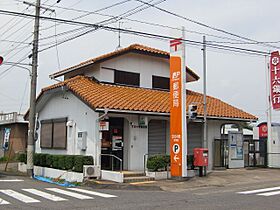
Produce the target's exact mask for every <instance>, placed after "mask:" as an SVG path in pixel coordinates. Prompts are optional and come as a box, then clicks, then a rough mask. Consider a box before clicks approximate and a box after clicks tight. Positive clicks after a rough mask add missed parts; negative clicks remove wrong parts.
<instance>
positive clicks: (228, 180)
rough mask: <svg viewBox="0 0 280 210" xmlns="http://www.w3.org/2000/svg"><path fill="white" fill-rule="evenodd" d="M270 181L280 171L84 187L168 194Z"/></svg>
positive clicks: (277, 178)
mask: <svg viewBox="0 0 280 210" xmlns="http://www.w3.org/2000/svg"><path fill="white" fill-rule="evenodd" d="M271 181H280V169H266V168H254V169H251V168H250V169H244V168H242V169H227V170H215V171H212V172H211V173H209V174H208V175H207V176H206V177H194V178H191V179H188V180H184V181H178V180H160V181H151V182H144V183H141V182H139V183H122V184H120V183H114V182H109V181H88V182H87V183H85V185H86V186H90V187H93V188H103V189H104V188H107V189H129V190H164V191H169V192H180V191H185V190H193V189H197V188H202V187H211V186H213V187H214V186H215V187H217V186H220V187H225V186H231V185H235V186H236V185H243V184H250V183H251V184H253V183H259V182H262V183H265V182H271Z"/></svg>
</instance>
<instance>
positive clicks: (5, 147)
mask: <svg viewBox="0 0 280 210" xmlns="http://www.w3.org/2000/svg"><path fill="white" fill-rule="evenodd" d="M10 134H11V128H5V129H4V139H3V145H2V148H3V150H5V151H6V150H8V149H9V141H10Z"/></svg>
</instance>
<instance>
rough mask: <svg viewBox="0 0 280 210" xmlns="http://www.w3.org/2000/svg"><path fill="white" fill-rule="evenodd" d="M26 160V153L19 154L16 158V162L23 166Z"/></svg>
mask: <svg viewBox="0 0 280 210" xmlns="http://www.w3.org/2000/svg"><path fill="white" fill-rule="evenodd" d="M26 159H27V156H26V153H20V154H18V156H17V160H18V161H19V162H24V163H25V164H26Z"/></svg>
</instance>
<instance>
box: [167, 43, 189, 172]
mask: <svg viewBox="0 0 280 210" xmlns="http://www.w3.org/2000/svg"><path fill="white" fill-rule="evenodd" d="M184 53H185V50H184V44H183V43H182V40H181V39H174V40H171V41H170V158H171V176H176V177H186V176H187V151H186V148H187V140H186V134H187V133H186V90H185V83H186V76H185V75H186V73H185V62H184V56H183V55H184Z"/></svg>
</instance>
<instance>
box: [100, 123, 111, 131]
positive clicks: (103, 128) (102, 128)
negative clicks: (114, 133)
mask: <svg viewBox="0 0 280 210" xmlns="http://www.w3.org/2000/svg"><path fill="white" fill-rule="evenodd" d="M108 130H109V122H107V121H99V131H108Z"/></svg>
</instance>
